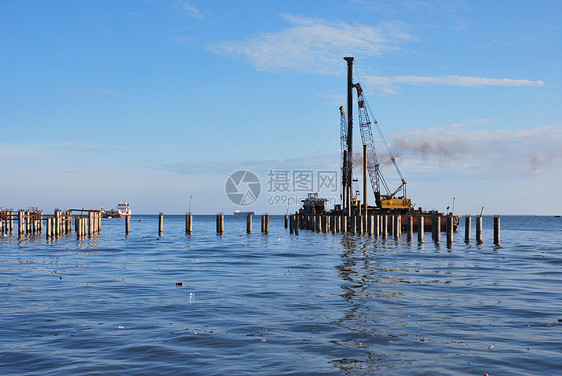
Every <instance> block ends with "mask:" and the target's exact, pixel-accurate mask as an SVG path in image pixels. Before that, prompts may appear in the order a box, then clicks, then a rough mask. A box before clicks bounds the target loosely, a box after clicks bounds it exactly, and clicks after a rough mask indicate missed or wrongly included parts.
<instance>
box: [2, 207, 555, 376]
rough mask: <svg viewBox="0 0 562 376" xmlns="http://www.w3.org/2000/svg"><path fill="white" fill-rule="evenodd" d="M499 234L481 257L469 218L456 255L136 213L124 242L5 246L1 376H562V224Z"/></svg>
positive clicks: (107, 230)
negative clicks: (188, 229)
mask: <svg viewBox="0 0 562 376" xmlns="http://www.w3.org/2000/svg"><path fill="white" fill-rule="evenodd" d="M139 220H142V222H140V221H139ZM472 222H473V226H474V222H475V221H474V218H473V221H472ZM501 225H502V233H501V235H502V237H501V240H502V244H501V247H496V246H494V245H493V244H492V233H493V231H492V229H493V224H492V218H491V217H485V218H484V244H483V245H477V244H476V243H475V242H474V241H472V243H471V244H465V243H464V220H463V219H461V223H460V226H459V230H460V231H459V232H457V233H456V234H455V241H454V244H453V245H452V247H451V248H447V246H446V244H443V243H442V244H441V245H436V244H435V243H433V242H432V241H431V234H430V233H426V236H425V240H426V242H425V243H424V244H419V243H418V242H417V241H414V242H411V243H410V242H408V241H407V239H406V236H405V234H404V235H403V236H402V237H401V238H400V239H394V238H387V239H375V238H369V237H364V236H351V235H347V236H343V235H332V234H318V233H312V232H309V231H305V230H302V231H301V233H300V235H298V236H296V235H291V234H289V232H288V231H287V230H285V229H284V226H283V218H282V217H272V218H271V219H270V233H269V235H262V234H261V233H260V232H259V218H257V217H256V218H255V220H254V233H253V234H251V235H248V234H246V233H245V218H236V217H233V216H231V217H228V216H227V217H225V234H224V235H222V236H219V235H216V234H215V218H214V216H195V218H194V223H193V229H194V233H193V235H192V236H187V235H185V219H184V217H183V216H166V217H165V218H164V234H163V236H162V237H158V217H157V216H133V218H132V221H131V234H130V235H129V236H125V235H124V220H123V219H104V220H103V222H102V233H101V234H100V235H98V236H95V237H93V238H90V239H86V240H77V239H76V235H75V234H74V233H73V234H72V235H65V236H62V237H60V238H58V239H57V240H56V241H52V242H51V241H49V242H47V241H46V239H45V235H44V234H43V235H37V236H34V237H25V238H23V239H18V237H17V236H15V235H14V236H5V237H0V296H1V299H2V300H1V305H0V339H1V341H0V374H3V375H61V374H92V375H93V374H104V375H225V374H228V375H249V374H252V375H303V374H309V375H372V374H381V375H483V374H484V373H488V374H489V375H490V376H495V375H556V374H562V219H561V218H554V217H519V216H503V217H502V223H501ZM256 230H257V231H256ZM472 236H473V238H474V229H473V230H472ZM444 239H445V236H444V234H443V235H442V240H444ZM177 283H182V285H181V286H178V285H177Z"/></svg>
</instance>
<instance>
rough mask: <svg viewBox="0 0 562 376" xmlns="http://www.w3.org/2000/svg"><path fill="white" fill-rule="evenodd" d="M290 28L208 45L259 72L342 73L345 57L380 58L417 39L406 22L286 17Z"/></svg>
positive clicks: (210, 48)
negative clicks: (400, 45) (406, 25)
mask: <svg viewBox="0 0 562 376" xmlns="http://www.w3.org/2000/svg"><path fill="white" fill-rule="evenodd" d="M283 18H284V19H285V20H286V21H287V22H289V24H290V26H289V27H288V28H286V29H284V30H281V31H278V32H272V33H262V34H259V35H257V36H255V37H253V38H249V39H246V40H242V41H232V42H222V43H217V44H213V45H209V46H207V48H208V49H209V50H211V51H213V52H215V53H218V54H221V55H226V56H233V57H237V58H242V59H245V60H247V61H248V62H249V63H250V64H252V65H253V66H254V67H255V68H256V69H257V70H261V71H268V72H276V71H281V70H286V69H290V70H296V71H305V72H311V73H317V74H341V72H342V69H341V65H342V56H376V55H380V54H382V53H384V52H388V51H391V50H395V49H398V48H399V47H398V44H399V43H400V42H403V41H411V40H415V39H416V38H415V37H414V36H413V35H412V34H410V33H408V32H407V31H406V27H405V26H404V24H402V23H398V22H387V23H382V24H379V25H378V26H376V27H373V26H368V25H361V24H349V23H346V22H343V21H339V20H333V21H328V20H323V19H318V18H307V17H303V16H293V15H285V16H283Z"/></svg>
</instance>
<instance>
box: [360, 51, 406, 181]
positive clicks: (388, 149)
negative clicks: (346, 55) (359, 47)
mask: <svg viewBox="0 0 562 376" xmlns="http://www.w3.org/2000/svg"><path fill="white" fill-rule="evenodd" d="M412 58H413V56H412V57H411V58H410V59H409V60H407V61H406V62H405V63H404V64H402V66H401V67H400V68H399V69H398V70H397V71H396V72H394V74H393V75H392V76H390V78H389V79H388V80H386V82H385V83H384V84H383V85H382V86H381V87H380V88H379V89H378V90H377V91H376V92H375V94H373V95H371V98H373V97H374V96H375V95H376V94H377V93H378V92H379V91H380V90H381V89H382V88H383V87H384V86H386V84H387V83H388V82H389V81H390V80H391V79H392V78H393V77H394V76H395V75H396V74H397V73H398V72H399V71H400V70H401V69H402V68H403V67H404V66H405V65H406V64H407V63H408V62H409V61H410V60H412ZM353 67H354V68H355V73H356V74H357V80H358V81H359V82H361V80H360V79H359V71H358V70H357V63H356V64H354V65H353ZM371 98H369V99H371ZM365 103H366V105H367V109H368V110H369V113H370V114H371V116H372V117H373V119H372V120H373V123H375V125H376V126H377V130H378V132H379V135H380V136H381V139H382V142H383V143H384V146H385V148H386V151H387V153H388V156H389V158H390V160H391V161H392V163H393V164H394V167H395V168H396V171H397V172H398V175H399V176H400V179H401V180H404V176H402V173H401V172H400V169H399V168H398V164H397V163H396V158H394V154H392V151H391V150H390V146H389V145H388V142H386V138H385V137H384V135H383V133H382V130H381V127H380V126H379V123H378V122H377V119H375V116H374V113H373V110H372V109H371V106H370V105H369V100H368V99H365ZM358 111H359V109H358Z"/></svg>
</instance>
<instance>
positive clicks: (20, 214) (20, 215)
mask: <svg viewBox="0 0 562 376" xmlns="http://www.w3.org/2000/svg"><path fill="white" fill-rule="evenodd" d="M23 234H24V227H23V210H19V211H18V235H19V236H22V235H23Z"/></svg>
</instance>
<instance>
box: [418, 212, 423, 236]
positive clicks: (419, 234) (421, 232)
mask: <svg viewBox="0 0 562 376" xmlns="http://www.w3.org/2000/svg"><path fill="white" fill-rule="evenodd" d="M423 219H424V218H423V216H422V215H420V216H419V217H418V242H419V243H423V235H424V233H423V232H424V227H423Z"/></svg>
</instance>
